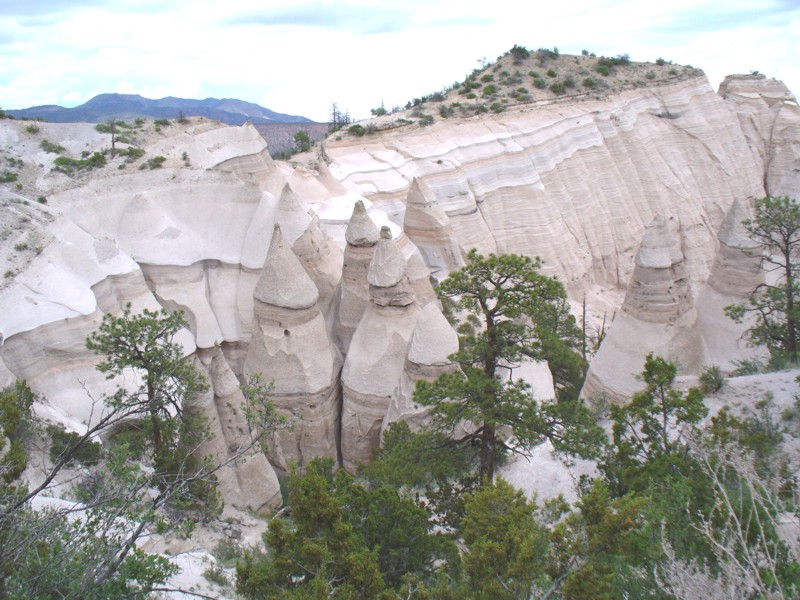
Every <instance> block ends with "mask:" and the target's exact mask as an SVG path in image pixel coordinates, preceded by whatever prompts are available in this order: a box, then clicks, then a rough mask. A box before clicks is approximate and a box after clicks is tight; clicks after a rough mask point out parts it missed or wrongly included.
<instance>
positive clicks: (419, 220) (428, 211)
mask: <svg viewBox="0 0 800 600" xmlns="http://www.w3.org/2000/svg"><path fill="white" fill-rule="evenodd" d="M403 230H404V231H405V234H406V235H407V236H408V237H409V238H411V241H413V242H414V244H415V245H416V246H417V248H419V250H420V252H421V253H422V256H423V258H424V259H425V263H426V264H427V265H428V267H430V269H431V271H433V272H434V273H438V275H439V277H440V278H441V279H444V277H446V276H447V273H449V272H450V271H454V270H456V269H459V268H461V267H462V266H463V265H464V259H463V257H462V256H461V250H460V248H459V246H458V244H456V242H455V239H454V235H453V227H452V225H451V224H450V217H448V216H447V213H446V212H444V211H443V210H442V209H441V208H440V207H439V205H438V202H437V200H436V196H435V195H434V193H433V191H432V190H431V189H430V188H429V187H428V184H427V183H425V182H424V181H420V180H418V179H414V181H413V182H412V183H411V186H410V187H409V188H408V196H407V197H406V211H405V217H404V218H403Z"/></svg>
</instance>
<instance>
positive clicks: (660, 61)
mask: <svg viewBox="0 0 800 600" xmlns="http://www.w3.org/2000/svg"><path fill="white" fill-rule="evenodd" d="M656 64H657V65H658V66H659V67H663V66H664V65H665V64H667V61H665V60H664V59H663V58H661V57H658V58H657V59H656Z"/></svg>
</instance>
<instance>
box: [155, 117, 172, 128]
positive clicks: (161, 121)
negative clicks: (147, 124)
mask: <svg viewBox="0 0 800 600" xmlns="http://www.w3.org/2000/svg"><path fill="white" fill-rule="evenodd" d="M153 125H155V126H157V127H167V126H168V125H171V123H170V121H169V119H156V120H155V121H153Z"/></svg>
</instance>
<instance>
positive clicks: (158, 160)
mask: <svg viewBox="0 0 800 600" xmlns="http://www.w3.org/2000/svg"><path fill="white" fill-rule="evenodd" d="M166 160H167V159H166V157H164V156H154V157H153V158H151V159H149V160H148V161H147V166H148V167H149V168H150V169H151V170H152V169H160V168H161V167H162V166H163V165H164V162H166Z"/></svg>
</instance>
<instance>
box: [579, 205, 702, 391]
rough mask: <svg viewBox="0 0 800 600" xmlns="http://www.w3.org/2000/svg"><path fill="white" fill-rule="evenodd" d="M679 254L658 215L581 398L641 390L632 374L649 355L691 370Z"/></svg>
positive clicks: (690, 312)
mask: <svg viewBox="0 0 800 600" xmlns="http://www.w3.org/2000/svg"><path fill="white" fill-rule="evenodd" d="M696 320H697V313H696V311H695V310H694V306H693V301H692V294H691V289H690V288H689V284H688V281H687V278H686V273H685V269H684V264H683V253H682V252H681V249H680V246H679V245H678V242H677V240H676V238H675V237H674V235H673V233H672V232H671V231H670V228H669V226H668V224H667V221H666V219H664V217H662V216H661V215H657V216H656V217H655V218H654V219H653V222H652V223H651V224H650V226H649V227H648V229H647V231H646V232H645V234H644V238H643V239H642V243H641V245H640V247H639V251H638V252H637V253H636V268H635V269H634V272H633V277H632V280H631V282H630V285H629V286H628V291H627V293H626V294H625V300H624V301H623V303H622V310H621V311H620V312H619V314H618V315H617V316H616V318H615V319H614V322H613V323H612V326H611V330H610V331H609V333H608V335H606V338H605V339H604V340H603V342H602V344H601V346H600V349H599V350H598V352H597V354H596V355H595V357H594V359H593V360H592V362H591V364H590V366H589V371H588V373H587V375H586V382H585V383H584V387H583V391H582V395H583V396H584V397H591V396H593V395H604V396H605V397H606V398H607V399H608V400H610V401H613V402H625V401H627V400H628V399H629V398H630V396H631V395H632V394H633V393H634V392H635V391H636V390H638V389H639V388H640V387H641V382H640V381H639V380H638V379H637V377H636V376H637V374H638V373H640V372H641V370H642V367H643V364H644V357H645V356H646V355H647V354H648V353H650V352H653V353H655V354H657V355H659V356H663V357H665V358H667V359H668V360H672V361H675V362H677V363H678V364H679V365H680V366H681V367H682V368H686V367H692V366H694V365H696V364H697V363H698V361H699V360H700V358H701V349H700V344H699V340H700V335H699V332H698V331H697V330H696V328H695V322H696Z"/></svg>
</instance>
